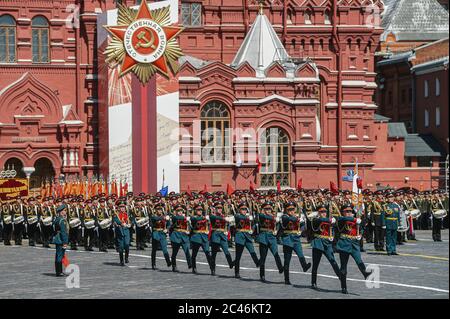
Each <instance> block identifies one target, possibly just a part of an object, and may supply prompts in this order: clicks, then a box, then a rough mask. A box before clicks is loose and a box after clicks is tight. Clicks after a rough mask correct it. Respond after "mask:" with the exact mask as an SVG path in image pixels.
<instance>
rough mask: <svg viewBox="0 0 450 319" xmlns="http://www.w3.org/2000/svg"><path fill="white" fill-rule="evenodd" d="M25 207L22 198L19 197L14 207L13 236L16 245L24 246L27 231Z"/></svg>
mask: <svg viewBox="0 0 450 319" xmlns="http://www.w3.org/2000/svg"><path fill="white" fill-rule="evenodd" d="M24 211H25V207H24V205H22V203H21V198H20V197H17V199H16V201H15V202H14V204H13V205H12V214H13V217H12V218H13V225H14V227H13V234H14V243H15V244H16V245H22V238H23V232H24V230H25V217H24V214H25V212H24Z"/></svg>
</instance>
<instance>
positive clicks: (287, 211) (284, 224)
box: [281, 201, 311, 285]
mask: <svg viewBox="0 0 450 319" xmlns="http://www.w3.org/2000/svg"><path fill="white" fill-rule="evenodd" d="M304 226H305V220H304V217H303V215H302V216H301V217H299V216H298V215H297V205H296V203H295V202H292V201H289V202H287V203H286V204H285V208H284V214H283V215H282V216H281V231H282V232H281V242H282V244H283V254H284V282H285V284H286V285H290V284H291V282H290V280H289V265H290V263H291V258H292V252H293V251H295V253H296V254H297V257H298V259H299V261H300V264H301V266H302V269H303V272H307V271H308V269H309V268H310V267H311V263H307V262H306V259H305V256H304V255H303V250H302V243H301V234H302V232H301V227H304Z"/></svg>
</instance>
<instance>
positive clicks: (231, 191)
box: [227, 184, 234, 195]
mask: <svg viewBox="0 0 450 319" xmlns="http://www.w3.org/2000/svg"><path fill="white" fill-rule="evenodd" d="M233 193H234V189H233V187H232V186H231V185H230V184H227V194H228V195H231V194H233Z"/></svg>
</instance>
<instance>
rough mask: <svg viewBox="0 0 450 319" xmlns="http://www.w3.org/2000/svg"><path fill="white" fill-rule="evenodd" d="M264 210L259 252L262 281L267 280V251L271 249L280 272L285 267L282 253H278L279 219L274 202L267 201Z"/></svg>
mask: <svg viewBox="0 0 450 319" xmlns="http://www.w3.org/2000/svg"><path fill="white" fill-rule="evenodd" d="M262 210H263V211H262V212H261V213H259V217H258V218H259V224H260V232H259V235H258V243H259V253H260V259H259V260H260V265H259V277H260V279H261V281H262V282H266V275H265V270H266V268H265V265H266V257H267V252H268V250H269V249H270V251H271V252H272V255H273V257H274V258H275V263H276V264H277V268H278V272H279V273H280V274H282V273H283V271H284V268H283V264H282V262H281V258H280V255H279V254H278V241H277V237H276V233H277V230H276V229H277V219H276V213H275V212H274V210H273V203H272V202H270V201H267V202H265V203H264V204H263V205H262Z"/></svg>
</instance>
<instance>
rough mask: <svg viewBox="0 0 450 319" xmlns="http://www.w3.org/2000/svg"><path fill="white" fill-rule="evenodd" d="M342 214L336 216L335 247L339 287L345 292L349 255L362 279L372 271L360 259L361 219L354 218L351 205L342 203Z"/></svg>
mask: <svg viewBox="0 0 450 319" xmlns="http://www.w3.org/2000/svg"><path fill="white" fill-rule="evenodd" d="M341 212H342V216H340V217H339V218H338V222H337V225H338V228H339V240H338V242H337V245H336V248H337V250H338V252H339V257H340V258H339V259H340V260H341V267H340V271H341V289H342V293H344V294H347V264H348V260H349V258H350V256H352V257H353V259H354V260H355V262H356V264H357V265H358V269H359V271H361V273H362V274H363V276H364V279H367V277H369V276H370V274H371V273H372V272H368V271H367V270H366V265H365V264H364V262H363V261H362V259H361V251H360V247H361V246H360V243H359V241H360V239H361V234H360V231H359V227H360V225H361V219H359V218H355V216H354V210H353V207H352V205H350V204H344V205H343V206H342V207H341Z"/></svg>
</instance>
